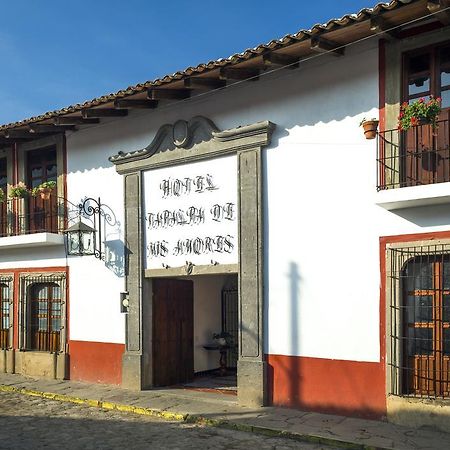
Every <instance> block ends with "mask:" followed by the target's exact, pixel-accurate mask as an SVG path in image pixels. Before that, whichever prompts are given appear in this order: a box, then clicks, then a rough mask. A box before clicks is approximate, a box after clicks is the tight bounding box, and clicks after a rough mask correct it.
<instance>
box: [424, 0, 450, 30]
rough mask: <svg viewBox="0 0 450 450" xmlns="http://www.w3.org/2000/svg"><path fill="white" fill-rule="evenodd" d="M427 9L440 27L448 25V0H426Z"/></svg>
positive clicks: (449, 10) (449, 16)
mask: <svg viewBox="0 0 450 450" xmlns="http://www.w3.org/2000/svg"><path fill="white" fill-rule="evenodd" d="M447 8H449V9H447ZM427 9H428V11H430V13H433V14H434V16H435V17H436V19H437V20H439V22H441V23H442V25H450V0H428V2H427Z"/></svg>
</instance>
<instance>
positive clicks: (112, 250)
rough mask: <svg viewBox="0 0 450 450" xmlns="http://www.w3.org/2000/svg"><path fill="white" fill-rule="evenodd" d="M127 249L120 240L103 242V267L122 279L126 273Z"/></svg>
mask: <svg viewBox="0 0 450 450" xmlns="http://www.w3.org/2000/svg"><path fill="white" fill-rule="evenodd" d="M127 260H128V249H127V247H126V246H125V243H124V242H123V241H122V240H121V239H111V240H105V266H106V268H107V269H109V270H111V272H113V273H114V274H115V275H117V276H118V277H120V278H123V277H124V276H125V275H126V272H127Z"/></svg>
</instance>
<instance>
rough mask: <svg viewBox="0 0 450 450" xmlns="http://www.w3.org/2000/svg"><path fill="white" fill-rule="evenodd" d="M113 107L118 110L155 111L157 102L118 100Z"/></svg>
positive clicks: (141, 99) (130, 99) (143, 99)
mask: <svg viewBox="0 0 450 450" xmlns="http://www.w3.org/2000/svg"><path fill="white" fill-rule="evenodd" d="M114 106H115V107H116V108H119V109H123V108H131V109H133V108H136V109H155V108H156V107H157V106H158V100H149V99H146V98H140V99H137V98H136V99H132V98H120V99H117V100H116V101H115V102H114Z"/></svg>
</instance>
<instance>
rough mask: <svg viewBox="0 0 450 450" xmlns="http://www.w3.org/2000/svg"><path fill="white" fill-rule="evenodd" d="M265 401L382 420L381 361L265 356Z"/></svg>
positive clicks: (384, 404)
mask: <svg viewBox="0 0 450 450" xmlns="http://www.w3.org/2000/svg"><path fill="white" fill-rule="evenodd" d="M267 363H268V368H269V374H268V391H269V402H270V403H271V404H273V405H276V406H288V407H294V408H300V409H303V410H307V411H318V412H324V413H330V414H341V415H346V416H356V417H364V418H368V419H382V418H384V417H385V416H386V394H385V375H384V368H383V365H382V364H381V363H370V362H356V361H341V360H331V359H320V358H306V357H298V356H282V355H267Z"/></svg>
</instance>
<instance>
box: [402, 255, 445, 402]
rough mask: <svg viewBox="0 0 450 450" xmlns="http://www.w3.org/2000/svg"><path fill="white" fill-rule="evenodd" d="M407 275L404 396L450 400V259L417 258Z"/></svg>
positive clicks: (409, 265)
mask: <svg viewBox="0 0 450 450" xmlns="http://www.w3.org/2000/svg"><path fill="white" fill-rule="evenodd" d="M404 275H405V278H404V280H405V285H406V286H405V287H406V289H405V298H404V327H403V328H404V354H405V356H406V367H405V376H404V389H403V390H404V393H406V394H414V395H420V396H433V397H435V396H439V397H449V396H450V258H449V257H448V256H434V257H431V256H430V257H420V258H416V259H414V260H412V261H410V262H409V263H408V264H407V266H406V269H405V273H404Z"/></svg>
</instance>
